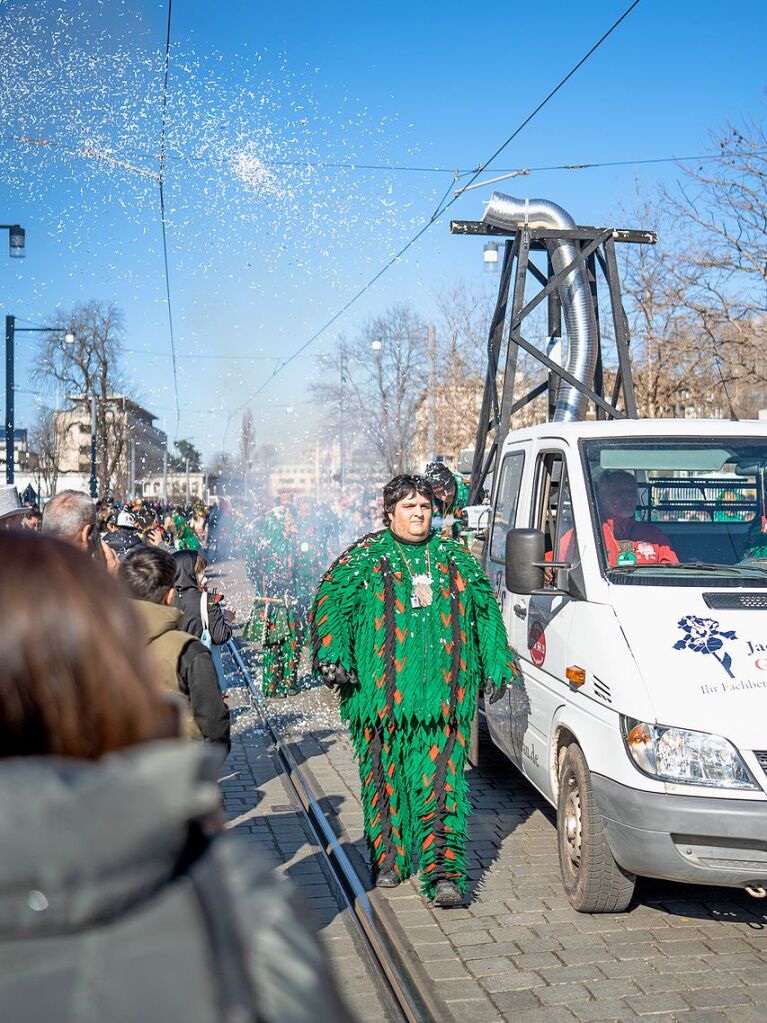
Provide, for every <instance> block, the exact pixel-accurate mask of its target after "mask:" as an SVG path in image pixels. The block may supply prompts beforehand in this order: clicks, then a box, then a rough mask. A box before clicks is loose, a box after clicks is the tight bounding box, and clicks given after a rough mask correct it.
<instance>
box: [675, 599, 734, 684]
mask: <svg viewBox="0 0 767 1023" xmlns="http://www.w3.org/2000/svg"><path fill="white" fill-rule="evenodd" d="M678 625H679V628H680V629H681V630H682V632H683V633H684V636H682V638H681V639H679V640H677V642H676V643H674V649H675V650H692V651H694V652H695V653H696V654H712V655H713V657H714V660H715V661H718V662H719V664H721V666H722V667H723V668H724V670H725V671H726V672H727V674H728V675H729V676H730V678H735V676H734V675H733V673H732V672H731V671H730V665H731V664H732V658H731V657H730V655H729V654H728V653H727V652H726V651H725V652H723V653H722V655H721V656H720V655H719V651H720V650H721V649H722V647H723V646H724V641H725V640H726V639H737V638H738V637H737V636H736V635H735V632H734V631H733V630H732V629H730V630H729V631H728V632H722V631H721V630H720V628H719V622H717V621H714V619H713V618H696V617H695V615H686V616H685V617H684V618H680V619H679V622H678Z"/></svg>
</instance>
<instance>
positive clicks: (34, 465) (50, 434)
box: [29, 407, 60, 494]
mask: <svg viewBox="0 0 767 1023" xmlns="http://www.w3.org/2000/svg"><path fill="white" fill-rule="evenodd" d="M29 446H30V450H31V453H32V460H31V466H30V468H31V469H32V471H33V472H36V473H38V474H39V476H40V479H41V480H42V481H43V483H44V484H45V489H46V491H47V493H49V494H52V493H54V491H55V490H56V481H57V479H58V475H59V457H60V444H59V433H58V430H57V429H56V418H55V415H54V413H53V410H52V409H49V408H45V407H43V408H41V409H40V411H39V412H38V415H37V420H36V421H35V425H34V426H33V427H32V429H31V431H30V435H29Z"/></svg>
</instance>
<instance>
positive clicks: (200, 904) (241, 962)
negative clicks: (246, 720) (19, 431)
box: [0, 486, 349, 1023]
mask: <svg viewBox="0 0 767 1023" xmlns="http://www.w3.org/2000/svg"><path fill="white" fill-rule="evenodd" d="M189 512H190V514H189V515H186V514H185V513H184V511H183V510H182V509H162V508H158V507H156V506H149V507H147V506H145V505H140V506H138V507H128V508H119V509H114V508H105V507H103V506H97V505H96V504H95V503H94V502H93V501H92V500H91V499H90V498H89V497H88V496H87V495H85V494H83V493H79V492H77V491H72V490H68V491H63V492H61V493H59V494H57V495H56V496H55V497H54V498H52V499H51V500H50V501H49V502H48V503H47V504H46V505H45V507H44V508H43V511H42V516H40V515H39V513H36V512H34V510H33V511H32V512H30V509H28V508H26V507H24V506H23V505H22V504H21V502H20V501H19V498H18V495H17V493H16V491H15V488H13V487H9V486H6V487H0V565H2V572H3V585H2V586H0V616H2V620H3V624H4V628H3V630H2V632H1V633H0V821H2V823H0V829H2V836H3V838H2V847H3V856H2V862H1V863H0V999H1V1000H2V1004H3V1007H4V1009H3V1011H4V1015H7V1017H8V1018H9V1019H13V1020H14V1021H18V1023H22V1021H30V1023H31V1021H33V1020H34V1021H38V1020H41V1019H45V1020H48V1021H52V1023H57V1021H64V1020H67V1021H68V1020H72V1019H80V1018H88V1019H94V1020H95V1019H100V1020H110V1021H112V1023H132V1021H136V1023H138V1021H139V1020H142V1021H143V1020H147V1019H167V1020H180V1019H184V1020H192V1019H194V1020H199V1021H201V1023H202V1021H208V1020H211V1021H213V1020H219V1019H221V1020H223V1019H235V1018H236V1019H237V1020H242V1021H246V1020H255V1019H259V1020H265V1021H269V1020H273V1021H277V1020H280V1021H296V1023H299V1021H300V1023H303V1021H307V1023H308V1021H309V1020H314V1019H316V1018H321V1019H335V1020H339V1021H346V1020H348V1018H349V1017H348V1014H347V1012H346V1010H345V1008H344V1007H343V1005H342V1004H341V1002H340V1001H339V998H338V995H337V993H336V989H335V986H334V983H333V981H332V979H331V976H330V974H329V971H328V967H327V965H326V963H325V961H324V959H323V956H322V953H321V950H320V947H319V945H318V943H317V940H316V938H315V936H314V934H313V932H312V931H311V930H310V928H309V927H308V926H307V924H306V922H305V919H304V917H305V914H304V912H303V910H302V908H301V907H300V906H298V905H297V904H296V901H295V896H294V895H293V894H292V891H291V890H290V888H289V887H288V886H286V885H284V883H282V882H277V881H276V880H275V879H274V878H273V877H272V874H271V872H270V871H269V870H268V869H267V868H265V867H264V866H263V865H262V864H261V863H260V861H258V860H257V859H256V858H254V856H253V854H252V853H251V852H250V851H248V852H247V854H246V855H244V856H243V855H242V852H241V851H240V852H238V848H237V843H236V840H234V839H233V838H232V836H224V834H223V817H222V813H221V809H220V797H219V794H218V788H217V784H216V781H217V777H218V775H219V773H220V771H221V765H222V762H223V760H224V758H225V757H226V755H227V752H228V750H229V745H230V724H229V710H228V708H227V704H226V701H225V699H224V696H223V695H222V690H221V687H220V684H219V679H218V675H217V672H216V667H215V663H214V660H213V659H212V656H211V650H210V647H211V646H213V645H215V644H216V643H223V642H226V641H227V640H228V639H229V638H230V636H231V627H232V619H231V615H230V614H229V613H228V612H225V611H223V610H222V608H221V607H220V604H219V602H218V601H216V600H215V599H214V598H212V597H211V595H210V594H208V593H207V589H206V578H205V572H206V565H207V560H206V555H205V551H206V549H208V550H209V549H210V546H211V532H213V542H214V543H215V539H216V537H215V532H216V530H215V527H216V523H215V521H214V523H213V529H212V530H211V523H210V520H209V517H208V516H207V515H205V514H204V512H205V509H200V508H198V509H189ZM174 517H175V518H178V519H181V520H182V522H173V519H174ZM169 519H170V520H171V521H170V522H169V521H168V520H169ZM195 520H196V521H195ZM182 526H183V528H182ZM187 529H188V530H189V531H191V533H192V534H193V538H194V539H195V540H197V541H198V542H197V544H196V546H195V545H193V544H192V543H191V541H190V538H189V537H188V536H187V535H186V532H185V531H186V530H187ZM115 538H117V539H115ZM179 547H180V549H178V548H179ZM193 739H194V740H197V741H191V740H193Z"/></svg>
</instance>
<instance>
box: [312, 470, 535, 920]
mask: <svg viewBox="0 0 767 1023" xmlns="http://www.w3.org/2000/svg"><path fill="white" fill-rule="evenodd" d="M433 497H434V494H433V490H432V487H431V484H430V483H429V482H428V480H426V479H425V478H424V477H423V476H396V477H395V478H394V479H393V480H391V482H390V483H388V484H387V485H386V487H385V488H384V521H385V522H386V527H387V528H386V529H384V530H382V531H381V532H379V533H371V534H369V535H367V536H365V537H363V538H362V539H361V540H358V541H357V542H356V543H354V544H353V545H352V546H351V547H349V549H348V550H347V551H345V552H344V553H343V554H342V555H341V556H340V558H338V560H337V561H336V562H335V563H334V564H333V565H332V566H331V567H330V568H329V569H328V571H327V572H326V573H325V575H324V577H323V579H322V582H321V583H320V586H319V589H318V590H317V594H316V596H315V599H314V604H313V606H312V610H311V613H310V616H309V620H310V627H311V643H312V655H313V665H314V670H315V672H317V673H318V674H320V675H321V676H322V678H323V680H324V681H325V682H326V683H327V684H328V685H331V686H336V687H337V688H338V691H339V694H340V706H341V714H342V716H343V718H344V720H345V721H347V722H348V725H349V731H350V734H351V738H352V742H353V743H354V748H355V751H356V755H357V759H358V762H359V769H360V777H361V782H362V802H363V809H364V820H365V834H366V837H367V842H368V848H369V852H370V859H371V865H372V870H373V874H374V876H375V879H376V884H377V885H379V886H380V887H394V886H395V885H397V884H399V882H400V881H402V880H404V879H405V878H407V877H409V876H410V874H411V873H412V871H413V860H412V856H413V851H414V850H415V853H416V856H417V859H418V864H419V867H420V871H421V876H422V882H423V883H422V891H423V893H424V894H425V895H426V896H428V897H430V898H432V899H433V901H434V904H435V905H437V906H454V905H456V904H457V903H458V902H460V901H461V899H462V893H463V892H465V891H466V890H467V878H466V822H467V817H468V815H469V810H470V807H469V793H468V784H467V781H466V778H465V776H464V763H465V757H466V744H467V742H468V740H469V733H470V729H471V722H472V718H473V716H474V709H475V707H476V702H477V693H478V690H479V689H480V688H481V687H484V689H485V695H486V698H487V699H489V700H490V701H495V700H496V699H499V698H500V697H501V696H502V695H503V692H504V690H505V688H506V686H507V685H508V684H510V683H515V682H518V681H519V680H520V674H519V670H518V668H517V664H516V658H515V656H514V654H513V652H512V651H511V649H510V648H509V645H508V642H507V639H506V631H505V629H504V625H503V619H502V617H501V613H500V611H499V609H498V605H497V603H496V601H495V597H494V595H493V591H492V588H491V586H490V582H489V580H488V578H487V576H486V574H485V572H484V571H483V569H482V567H481V565H480V564H479V563H478V562H477V560H476V559H475V558H474V557H473V555H472V554H470V553H469V552H468V551H467V550H466V549H465V548H464V547H462V546H461V545H460V544H458V543H456V542H455V541H454V540H452V539H446V538H443V537H440V536H439V535H437V534H435V533H433V532H432V529H431V520H432V502H433Z"/></svg>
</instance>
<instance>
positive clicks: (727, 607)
mask: <svg viewBox="0 0 767 1023" xmlns="http://www.w3.org/2000/svg"><path fill="white" fill-rule="evenodd" d="M703 599H704V600H705V602H706V604H707V606H708V607H711V608H713V609H714V610H715V611H734V610H738V609H740V608H743V609H745V610H753V611H764V609H765V608H767V593H704V594H703Z"/></svg>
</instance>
